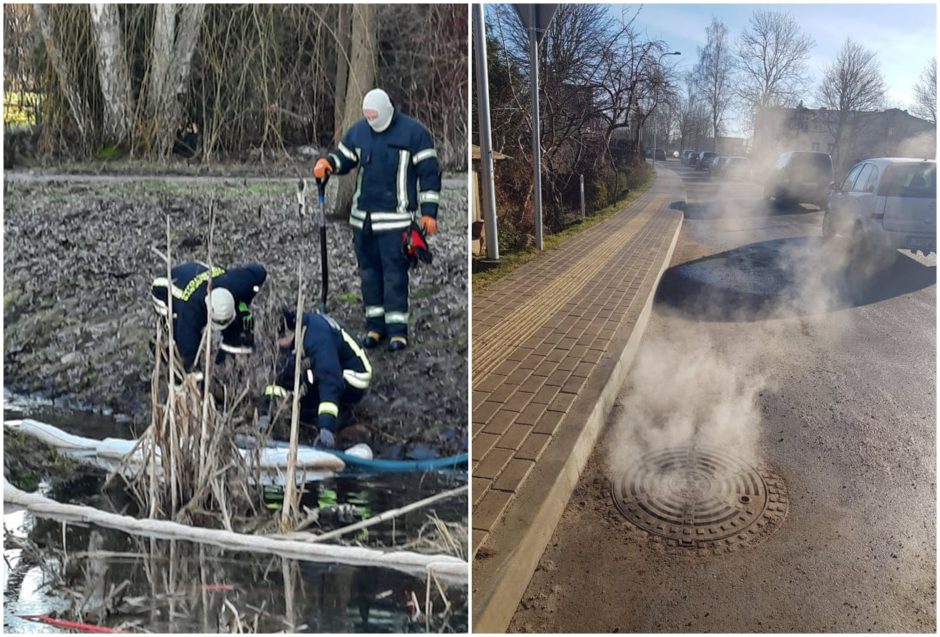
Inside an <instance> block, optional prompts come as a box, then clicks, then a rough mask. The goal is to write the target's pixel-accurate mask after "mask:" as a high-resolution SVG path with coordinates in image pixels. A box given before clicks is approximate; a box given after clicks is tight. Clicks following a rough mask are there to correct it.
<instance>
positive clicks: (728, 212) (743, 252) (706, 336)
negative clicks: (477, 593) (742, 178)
mask: <svg viewBox="0 0 940 637" xmlns="http://www.w3.org/2000/svg"><path fill="white" fill-rule="evenodd" d="M667 165H668V169H673V170H676V172H678V173H679V174H680V175H681V176H682V178H683V181H684V183H685V187H686V193H677V199H676V203H675V204H674V205H676V206H678V207H682V208H684V210H685V214H686V218H685V221H684V225H683V230H682V235H681V236H680V240H679V241H680V242H679V245H678V247H677V249H676V253H675V256H674V259H673V263H672V267H671V268H670V269H669V270H667V272H666V274H665V275H664V277H663V280H662V282H661V284H660V288H659V291H658V294H657V302H656V305H655V309H654V312H655V313H654V316H653V318H652V319H651V322H650V326H649V328H648V329H647V332H646V334H645V336H644V340H643V343H642V345H641V348H640V352H639V353H638V356H637V358H636V360H635V362H634V365H633V368H632V369H631V373H630V378H629V380H628V382H627V383H626V384H625V386H624V389H623V391H622V393H621V397H620V404H619V405H618V407H617V408H615V410H614V413H613V414H612V415H611V417H610V418H609V419H608V423H607V428H606V430H605V433H604V435H603V437H602V439H601V441H600V442H599V443H598V445H597V447H596V448H595V450H594V453H593V456H592V458H591V460H590V461H589V463H588V466H587V469H586V470H585V473H584V475H583V476H582V478H581V482H580V484H579V486H578V488H577V489H576V491H575V493H574V494H573V495H572V497H571V500H570V501H569V503H568V506H567V509H566V511H565V514H564V516H563V518H562V521H561V522H560V523H559V525H558V527H557V528H556V530H555V534H554V536H553V538H552V540H551V542H550V543H549V546H548V548H547V549H546V550H545V553H544V554H543V556H542V559H541V562H540V564H539V567H538V569H537V570H536V572H535V574H534V576H533V578H532V580H531V581H530V584H529V588H528V590H527V591H526V594H525V595H524V597H523V599H522V601H521V602H520V604H519V607H518V608H517V610H516V614H515V616H514V618H513V621H512V623H511V625H510V630H511V631H537V632H571V631H575V632H935V630H936V548H935V547H936V527H935V522H936V395H935V390H936V368H935V361H936V327H935V326H936V256H935V255H931V256H930V257H923V256H920V257H916V258H914V257H912V255H910V254H909V253H902V252H898V253H896V255H895V256H894V257H893V258H892V259H889V260H888V261H887V262H883V263H877V264H870V265H871V267H865V266H864V264H853V265H847V264H845V263H843V262H842V260H841V256H840V253H839V251H838V250H837V249H835V248H832V247H831V246H828V247H827V246H824V245H823V244H822V242H821V237H820V235H821V232H820V229H821V220H822V219H821V218H822V213H821V212H820V211H819V210H818V209H816V208H815V207H812V206H809V205H804V206H790V207H784V208H776V207H774V206H773V205H771V204H769V203H767V202H763V201H762V200H761V199H760V188H759V187H758V186H755V185H754V184H746V183H726V182H715V181H713V180H710V179H709V178H707V177H706V176H705V175H704V174H703V173H695V172H694V171H691V170H689V169H687V168H685V167H681V166H679V164H678V162H672V161H670V162H668V164H667ZM661 169H662V168H661ZM685 195H687V196H685ZM690 445H695V446H697V447H709V448H716V449H720V450H721V451H722V452H724V453H727V454H728V455H730V456H734V457H735V458H736V459H739V460H740V461H741V463H742V464H743V465H746V466H749V467H755V468H757V470H758V471H761V472H765V473H766V474H767V475H770V476H772V475H773V474H775V475H776V476H779V478H780V479H781V480H782V482H783V484H784V485H785V488H786V490H787V492H788V497H787V498H786V499H787V500H788V503H789V504H788V510H787V513H786V517H785V518H784V519H783V520H782V521H780V520H779V519H778V520H777V521H776V522H775V523H772V524H768V525H767V526H765V527H764V529H763V530H762V531H761V532H759V533H757V534H756V535H755V538H754V539H753V540H752V541H750V542H746V543H745V542H742V543H741V545H740V546H738V545H736V544H732V545H730V546H729V548H730V549H731V550H728V551H727V552H724V551H717V550H716V551H708V550H696V549H685V548H681V547H676V548H668V547H664V545H663V543H657V542H653V541H651V536H650V535H648V534H646V533H645V532H642V531H638V530H637V528H636V527H635V526H634V525H632V524H631V523H629V522H627V520H626V519H625V518H624V516H623V515H622V514H621V513H620V512H619V511H618V509H617V508H616V507H615V506H614V503H613V499H612V495H611V482H612V480H617V479H618V478H620V477H621V476H623V475H624V473H625V472H627V471H630V470H631V469H635V468H636V466H637V463H638V462H639V459H640V458H643V457H648V454H649V453H652V452H654V451H656V450H658V449H664V448H669V449H672V448H685V447H688V446H690ZM691 482H694V477H693V478H692V479H690V484H686V485H685V487H684V489H685V490H684V491H683V490H681V489H680V491H681V493H683V494H685V495H686V496H688V497H691V498H694V497H697V496H701V495H702V493H704V492H707V491H708V490H709V488H711V487H710V486H709V484H707V483H701V484H698V485H696V484H691ZM674 486H675V485H673V487H674ZM664 488H665V489H667V490H668V489H669V488H672V487H670V486H669V485H666V486H665V487H664Z"/></svg>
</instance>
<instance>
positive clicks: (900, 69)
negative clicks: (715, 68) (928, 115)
mask: <svg viewBox="0 0 940 637" xmlns="http://www.w3.org/2000/svg"><path fill="white" fill-rule="evenodd" d="M625 6H626V5H610V7H609V11H610V12H611V13H612V14H614V15H620V13H621V12H622V11H623V9H624V7H625ZM758 11H772V12H784V13H788V14H790V15H792V16H793V19H794V21H795V22H796V24H797V25H798V27H799V29H800V32H801V33H802V34H803V35H805V36H807V37H808V38H812V40H813V41H814V42H815V46H813V47H812V48H811V49H810V50H809V53H808V55H807V56H806V58H805V78H806V83H807V86H808V88H807V90H806V91H805V92H804V95H803V96H802V99H803V100H804V105H806V106H807V107H810V108H814V107H817V106H819V104H817V103H816V100H815V99H814V92H815V91H814V89H815V87H816V86H818V85H819V83H820V81H821V80H822V75H823V73H824V71H825V69H826V67H827V66H828V65H829V64H830V63H832V62H833V60H835V59H836V57H837V55H838V54H839V49H840V47H841V46H842V43H843V42H844V40H845V37H846V36H847V35H851V36H852V38H853V39H855V40H857V41H859V42H861V43H863V44H864V45H865V46H866V47H869V48H871V49H872V50H873V51H874V52H875V53H876V54H877V57H878V62H879V64H880V65H881V69H882V72H883V73H884V77H885V106H887V107H895V108H902V109H907V110H910V109H912V108H913V107H914V105H915V93H914V86H915V84H916V83H917V81H918V78H919V76H920V74H921V72H922V71H923V69H924V68H925V67H926V66H927V64H928V62H929V61H930V60H931V58H933V57H934V55H935V52H936V15H937V9H936V6H935V5H933V4H889V3H884V4H851V5H849V4H673V3H669V4H645V5H643V6H642V9H641V10H640V13H639V15H638V16H637V18H636V23H635V26H636V29H637V30H638V31H639V32H640V33H641V34H644V35H645V36H646V37H647V38H650V39H657V40H663V41H665V42H666V43H667V45H668V47H669V49H670V50H678V51H682V53H683V55H682V56H681V57H677V58H676V66H677V71H678V72H679V73H680V75H681V74H682V73H684V72H688V71H691V70H692V68H693V67H694V66H695V64H696V63H697V61H698V60H697V56H696V51H697V50H698V48H700V47H702V48H704V47H705V45H706V42H707V35H706V33H705V27H706V25H708V24H709V23H710V22H711V19H712V17H717V18H718V19H719V20H721V21H722V22H724V23H725V24H726V25H727V26H728V30H729V31H730V33H731V35H732V38H733V39H734V40H735V45H737V42H738V40H739V39H740V34H741V33H742V32H744V31H745V30H746V29H748V26H749V24H750V22H751V20H752V18H753V17H754V15H755V13H756V12H758ZM797 101H799V100H797ZM746 110H747V109H734V111H733V112H732V113H729V116H728V118H727V119H726V128H727V134H744V133H746V132H747V130H748V122H747V119H748V117H747V113H746Z"/></svg>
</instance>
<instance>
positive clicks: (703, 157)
mask: <svg viewBox="0 0 940 637" xmlns="http://www.w3.org/2000/svg"><path fill="white" fill-rule="evenodd" d="M716 154H717V153H713V152H711V151H707V150H703V151H702V152H700V153H699V154H698V159H697V160H696V161H695V169H696V170H706V169H707V168H708V162H710V161H711V160H712V158H713V157H715V156H716Z"/></svg>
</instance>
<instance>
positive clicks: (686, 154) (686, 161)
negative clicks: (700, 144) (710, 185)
mask: <svg viewBox="0 0 940 637" xmlns="http://www.w3.org/2000/svg"><path fill="white" fill-rule="evenodd" d="M693 155H698V151H696V150H691V149H688V150H684V151H682V155H681V159H682V165H683V166H691V165H692V156H693Z"/></svg>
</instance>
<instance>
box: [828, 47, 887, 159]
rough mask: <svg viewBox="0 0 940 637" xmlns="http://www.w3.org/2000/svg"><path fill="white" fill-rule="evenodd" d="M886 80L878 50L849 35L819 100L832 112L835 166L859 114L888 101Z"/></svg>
mask: <svg viewBox="0 0 940 637" xmlns="http://www.w3.org/2000/svg"><path fill="white" fill-rule="evenodd" d="M884 94H885V83H884V78H883V76H882V75H881V67H880V65H879V64H878V60H877V58H876V57H875V52H874V51H871V50H869V49H866V48H865V47H864V46H862V45H861V44H858V43H857V42H854V41H853V40H852V39H851V38H846V40H845V43H844V44H843V45H842V49H841V50H840V51H839V55H838V56H837V57H836V59H835V62H833V63H832V64H830V65H829V66H828V67H826V72H825V74H824V75H823V79H822V83H821V84H820V85H819V89H818V100H819V103H820V104H821V105H822V106H823V108H826V109H828V110H829V111H831V112H832V113H831V115H830V116H829V117H828V119H827V123H828V126H829V131H830V132H831V133H832V136H833V143H834V150H833V153H832V156H833V157H832V159H833V165H835V166H839V165H841V163H842V159H843V158H842V148H843V140H844V139H845V137H846V134H853V133H857V132H858V131H856V130H854V128H855V127H856V125H857V124H858V123H859V115H860V114H861V113H864V112H865V111H875V110H878V109H879V108H881V106H882V104H883V103H884Z"/></svg>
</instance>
